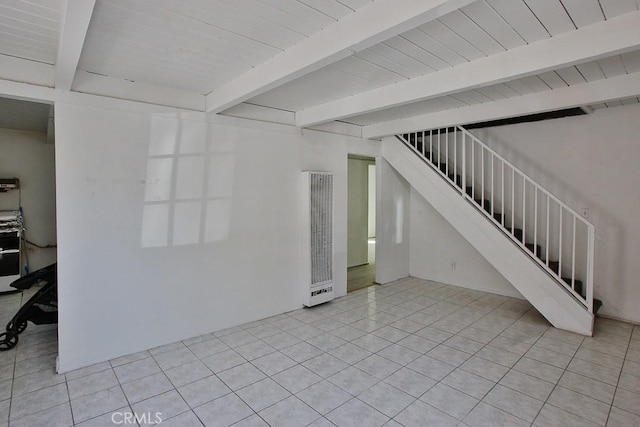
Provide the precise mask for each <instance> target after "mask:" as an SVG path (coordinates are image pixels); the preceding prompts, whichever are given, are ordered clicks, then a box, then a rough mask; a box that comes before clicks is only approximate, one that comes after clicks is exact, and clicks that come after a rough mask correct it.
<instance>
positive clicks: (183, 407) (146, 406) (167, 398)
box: [132, 390, 190, 425]
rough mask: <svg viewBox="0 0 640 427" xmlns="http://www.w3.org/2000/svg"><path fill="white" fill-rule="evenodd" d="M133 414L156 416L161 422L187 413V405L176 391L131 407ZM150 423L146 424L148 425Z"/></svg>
mask: <svg viewBox="0 0 640 427" xmlns="http://www.w3.org/2000/svg"><path fill="white" fill-rule="evenodd" d="M132 409H133V412H134V413H136V414H139V415H142V414H153V415H155V414H158V415H159V417H160V418H161V419H163V420H168V419H170V418H173V417H175V416H177V415H180V414H182V413H183V412H187V411H189V410H190V409H189V405H187V404H186V402H185V401H184V400H183V399H182V397H181V396H180V394H179V393H178V392H177V391H176V390H171V391H168V392H166V393H162V394H159V395H157V396H154V397H151V398H149V399H146V400H143V401H141V402H138V403H134V404H133V405H132ZM149 424H151V423H148V424H147V425H149Z"/></svg>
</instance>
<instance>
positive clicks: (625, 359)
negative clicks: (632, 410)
mask: <svg viewBox="0 0 640 427" xmlns="http://www.w3.org/2000/svg"><path fill="white" fill-rule="evenodd" d="M634 329H635V326H634V327H633V328H631V334H630V335H629V340H628V341H627V349H626V350H625V352H624V359H623V362H622V366H621V367H620V373H619V374H618V380H617V381H616V389H615V391H614V392H613V398H612V399H611V405H609V412H608V413H607V420H606V422H605V425H606V423H608V422H609V417H611V410H612V409H613V405H614V403H615V401H616V395H617V394H618V386H619V385H620V378H621V377H622V371H623V370H624V365H625V362H626V361H627V354H629V346H630V345H631V339H632V337H633V330H634ZM616 408H617V406H616Z"/></svg>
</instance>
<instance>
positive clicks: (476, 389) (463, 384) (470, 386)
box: [442, 368, 495, 399]
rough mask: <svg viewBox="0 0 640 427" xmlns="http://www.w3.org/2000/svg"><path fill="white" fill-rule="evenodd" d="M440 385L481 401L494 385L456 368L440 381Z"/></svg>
mask: <svg viewBox="0 0 640 427" xmlns="http://www.w3.org/2000/svg"><path fill="white" fill-rule="evenodd" d="M442 383H444V384H446V385H448V386H450V387H453V388H455V389H456V390H458V391H461V392H463V393H466V394H468V395H469V396H473V397H475V398H476V399H482V398H483V397H484V396H485V395H486V394H487V393H488V392H489V390H491V389H492V388H493V386H494V385H495V383H494V382H493V381H490V380H488V379H486V378H482V377H481V376H478V375H476V374H474V373H471V372H468V371H465V370H464V369H461V368H458V369H456V370H455V371H453V372H451V373H450V374H449V375H447V376H446V377H444V378H443V379H442Z"/></svg>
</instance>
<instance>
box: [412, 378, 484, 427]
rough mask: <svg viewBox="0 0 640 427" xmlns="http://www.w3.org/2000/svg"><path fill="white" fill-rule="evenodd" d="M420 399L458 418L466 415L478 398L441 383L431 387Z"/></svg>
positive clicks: (460, 418)
mask: <svg viewBox="0 0 640 427" xmlns="http://www.w3.org/2000/svg"><path fill="white" fill-rule="evenodd" d="M420 400H422V401H423V402H425V403H428V404H429V405H431V406H433V407H434V408H437V409H439V410H441V411H443V412H446V413H447V414H449V415H451V416H452V417H454V418H457V419H459V420H462V419H463V418H464V417H466V416H467V414H468V413H469V412H470V411H471V410H472V409H473V408H474V407H475V406H476V404H477V403H478V399H476V398H474V397H471V396H469V395H468V394H465V393H462V392H461V391H458V390H456V389H455V388H452V387H449V386H448V385H446V384H442V383H440V384H437V385H436V386H435V387H432V388H431V389H430V390H429V391H428V392H426V393H425V394H424V395H422V396H421V397H420Z"/></svg>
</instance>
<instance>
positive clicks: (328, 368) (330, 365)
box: [302, 353, 349, 378]
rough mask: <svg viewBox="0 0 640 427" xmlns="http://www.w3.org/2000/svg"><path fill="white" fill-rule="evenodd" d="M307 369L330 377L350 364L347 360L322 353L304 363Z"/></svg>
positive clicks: (323, 376)
mask: <svg viewBox="0 0 640 427" xmlns="http://www.w3.org/2000/svg"><path fill="white" fill-rule="evenodd" d="M302 366H304V367H305V368H307V369H310V370H311V371H313V372H315V373H316V374H318V375H319V376H321V377H322V378H327V377H330V376H331V375H333V374H335V373H336V372H340V371H341V370H343V369H344V368H346V367H348V366H349V365H348V364H347V363H346V362H343V361H342V360H340V359H338V358H337V357H334V356H332V355H330V354H328V353H324V354H321V355H320V356H316V357H314V358H312V359H309V360H307V361H306V362H303V363H302Z"/></svg>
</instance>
